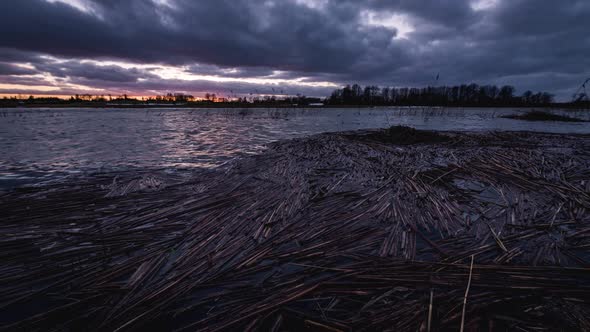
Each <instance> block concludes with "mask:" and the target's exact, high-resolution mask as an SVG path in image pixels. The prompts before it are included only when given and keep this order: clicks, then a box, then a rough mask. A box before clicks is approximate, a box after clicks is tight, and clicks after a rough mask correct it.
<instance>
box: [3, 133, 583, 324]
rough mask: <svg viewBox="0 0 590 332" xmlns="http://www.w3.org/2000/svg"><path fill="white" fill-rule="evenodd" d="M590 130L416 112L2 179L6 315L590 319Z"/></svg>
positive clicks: (83, 320) (305, 320) (10, 320)
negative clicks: (506, 126)
mask: <svg viewBox="0 0 590 332" xmlns="http://www.w3.org/2000/svg"><path fill="white" fill-rule="evenodd" d="M589 151H590V137H589V136H581V135H577V136H576V135H554V134H533V133H515V132H504V133H490V134H486V133H455V132H444V133H437V134H434V133H431V132H425V131H418V130H414V129H410V128H404V127H392V128H389V129H387V130H381V131H361V132H347V133H334V134H322V135H317V136H313V137H310V138H302V139H294V140H290V141H285V142H278V143H273V144H271V145H270V146H269V148H268V150H267V151H265V152H264V153H262V154H260V155H256V156H251V157H248V158H244V159H241V160H237V161H234V162H232V163H230V164H228V165H226V166H224V167H223V168H220V169H216V170H209V171H201V172H200V173H196V174H195V175H194V176H193V177H192V178H190V179H188V180H186V179H184V180H180V179H176V178H171V175H169V174H166V173H163V174H159V173H147V174H140V175H139V176H130V175H125V174H124V175H121V176H119V177H118V178H116V180H113V177H114V175H109V174H104V175H97V176H94V177H91V178H82V179H80V180H79V181H70V182H65V183H56V184H52V185H47V186H44V187H36V188H21V189H17V190H14V191H12V192H8V193H5V194H3V195H2V196H0V210H2V211H3V218H2V220H1V222H0V231H1V234H3V237H2V238H1V239H0V255H1V256H2V264H1V265H0V280H2V285H1V286H0V287H1V291H2V294H3V296H2V299H1V302H0V308H1V312H2V315H1V316H0V326H1V327H3V328H5V329H8V330H21V329H22V330H38V329H45V330H47V329H49V330H51V329H55V330H58V329H59V330H64V329H65V330H81V329H84V330H141V329H146V328H149V329H166V330H170V329H177V330H179V331H192V330H208V331H219V330H248V331H252V330H271V331H279V330H300V329H303V328H308V329H313V330H318V331H350V330H361V329H365V330H391V331H418V330H420V331H429V330H430V331H444V330H452V331H458V330H459V329H460V326H464V327H465V330H589V329H590V320H589V319H588V317H590V303H589V301H588V299H589V298H590V269H589V268H588V266H589V265H590V255H589V254H588V248H589V247H590V211H589V210H590V195H589V193H590V154H589V153H588V152H589Z"/></svg>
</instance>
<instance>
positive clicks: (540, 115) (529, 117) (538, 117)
mask: <svg viewBox="0 0 590 332" xmlns="http://www.w3.org/2000/svg"><path fill="white" fill-rule="evenodd" d="M502 118H506V119H515V120H525V121H562V122H586V120H582V119H578V118H574V117H571V116H567V115H559V114H554V113H550V112H545V111H536V110H533V111H529V112H526V113H524V114H512V115H504V116H502Z"/></svg>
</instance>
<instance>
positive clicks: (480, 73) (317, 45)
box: [0, 0, 590, 99]
mask: <svg viewBox="0 0 590 332" xmlns="http://www.w3.org/2000/svg"><path fill="white" fill-rule="evenodd" d="M588 17H590V2H588V1H587V0H579V1H577V0H564V1H559V2H556V1H552V0H510V1H508V0H471V1H460V0H421V1H419V0H274V1H273V0H200V1H191V0H126V1H116V0H51V1H49V0H7V1H1V2H0V29H1V31H4V32H5V33H3V34H2V36H1V37H0V93H40V91H45V92H47V91H51V93H53V94H68V93H72V92H79V93H86V92H88V93H99V94H107V93H113V94H117V93H127V94H134V95H153V94H156V93H161V92H164V91H182V92H190V93H193V94H197V95H198V94H201V93H204V92H206V91H212V92H218V93H219V92H223V93H226V94H228V95H229V94H230V93H232V92H233V93H236V94H247V93H251V92H256V91H258V92H259V93H266V92H265V91H270V90H271V89H273V88H274V89H275V90H279V89H280V90H283V91H287V92H288V93H292V94H295V93H303V94H307V95H327V94H328V93H329V91H330V90H332V89H333V88H334V87H336V86H338V85H342V84H345V83H348V82H359V83H363V84H369V83H370V84H379V85H389V86H406V85H409V86H422V85H428V84H437V83H438V84H457V83H465V82H477V83H481V84H486V83H492V84H513V85H516V86H518V87H520V88H521V89H522V90H524V89H534V90H541V89H542V90H548V91H551V92H554V93H555V94H557V95H558V97H560V98H561V99H567V98H568V96H569V95H571V93H572V92H573V91H574V90H575V88H576V85H579V84H580V83H581V82H582V81H583V80H584V79H585V78H586V77H588V76H590V57H588V54H590V33H589V31H590V20H588ZM439 73H440V81H439V82H435V77H436V76H437V74H439Z"/></svg>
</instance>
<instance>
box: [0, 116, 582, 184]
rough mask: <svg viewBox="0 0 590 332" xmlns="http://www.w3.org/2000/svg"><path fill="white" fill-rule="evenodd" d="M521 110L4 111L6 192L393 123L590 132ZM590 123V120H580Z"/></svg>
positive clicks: (223, 157) (0, 142)
mask: <svg viewBox="0 0 590 332" xmlns="http://www.w3.org/2000/svg"><path fill="white" fill-rule="evenodd" d="M515 112H518V110H515V109H457V108H452V109H448V108H435V109H426V108H374V109H290V110H287V109H254V110H240V109H143V110H142V109H120V110H113V109H0V149H1V151H2V157H1V158H0V187H4V188H6V187H13V186H18V185H21V184H25V183H39V182H42V181H44V180H48V179H55V178H59V177H60V176H65V175H68V174H73V173H84V172H96V171H116V170H123V169H125V170H126V169H133V168H169V169H180V168H195V167H213V166H216V165H220V164H222V163H224V162H225V161H227V160H229V159H231V158H233V157H235V156H238V155H243V154H250V153H256V152H259V151H260V150H261V149H263V148H264V144H266V143H268V142H271V141H275V140H279V139H285V138H293V137H299V136H304V135H310V134H315V133H320V132H327V131H341V130H354V129H362V128H378V127H387V126H390V125H394V124H403V125H409V126H412V127H416V128H420V129H435V130H476V131H481V130H530V131H548V132H560V133H590V125H589V124H587V123H558V122H526V121H518V120H510V119H503V118H500V117H499V116H500V115H504V114H512V113H515ZM575 115H576V116H577V117H582V118H586V119H587V118H588V115H587V114H584V113H579V114H575Z"/></svg>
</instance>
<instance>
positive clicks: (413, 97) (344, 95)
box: [327, 84, 553, 106]
mask: <svg viewBox="0 0 590 332" xmlns="http://www.w3.org/2000/svg"><path fill="white" fill-rule="evenodd" d="M515 91H516V89H515V88H514V87H513V86H511V85H505V86H502V87H497V86H495V85H478V84H462V85H456V86H438V87H433V86H429V87H425V88H392V87H383V88H382V87H378V86H375V85H368V86H365V87H362V86H360V85H358V84H353V85H347V86H345V87H344V88H342V89H336V90H335V91H334V92H332V94H331V95H330V97H328V99H327V104H329V105H375V106H379V105H384V106H385V105H387V106H544V105H550V104H552V103H553V95H552V94H550V93H547V92H537V93H534V92H532V91H526V92H524V93H523V94H522V95H520V96H518V95H515Z"/></svg>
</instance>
